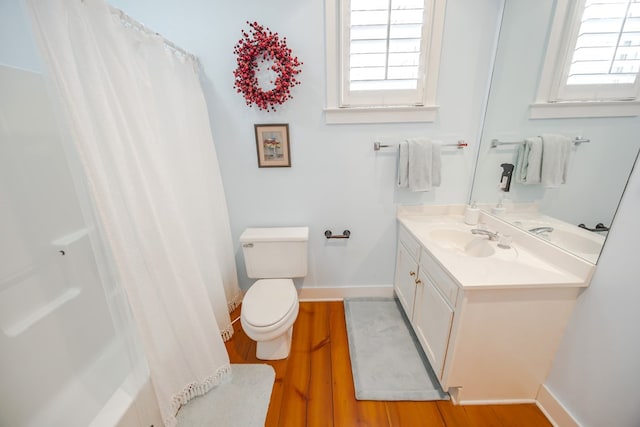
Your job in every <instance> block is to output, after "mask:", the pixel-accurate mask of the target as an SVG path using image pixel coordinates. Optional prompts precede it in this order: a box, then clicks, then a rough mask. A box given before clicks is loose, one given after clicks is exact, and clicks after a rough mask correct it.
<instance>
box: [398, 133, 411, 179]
mask: <svg viewBox="0 0 640 427" xmlns="http://www.w3.org/2000/svg"><path fill="white" fill-rule="evenodd" d="M397 184H398V187H400V188H402V187H408V186H409V143H408V142H407V141H402V142H401V143H400V145H398V179H397Z"/></svg>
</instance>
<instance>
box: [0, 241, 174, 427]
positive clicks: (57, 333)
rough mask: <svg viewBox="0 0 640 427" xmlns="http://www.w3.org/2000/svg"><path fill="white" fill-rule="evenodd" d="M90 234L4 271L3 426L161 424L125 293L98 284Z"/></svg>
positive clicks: (0, 318) (27, 256) (0, 279)
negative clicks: (131, 322) (131, 321)
mask: <svg viewBox="0 0 640 427" xmlns="http://www.w3.org/2000/svg"><path fill="white" fill-rule="evenodd" d="M90 234H91V230H90V229H80V230H76V231H74V232H72V233H69V234H65V235H63V236H62V237H59V238H56V239H54V240H52V241H51V242H50V244H49V249H50V251H49V252H50V254H53V255H48V256H47V255H45V256H40V257H38V256H37V254H34V251H26V252H25V253H24V254H23V255H24V256H22V257H21V259H20V261H21V262H13V263H12V265H11V268H8V267H6V265H5V268H3V269H1V270H3V271H2V272H1V273H2V275H0V375H1V377H2V381H0V405H1V406H0V426H11V427H21V426H28V427H40V426H42V427H51V426H64V427H74V426H78V427H86V426H92V427H102V426H104V427H113V426H126V427H129V426H131V427H138V426H144V427H148V426H151V425H154V426H156V427H158V426H162V421H161V419H162V418H161V416H160V414H159V410H158V409H157V403H156V399H155V394H154V392H153V387H152V386H151V382H150V380H149V373H148V368H147V365H146V361H145V359H144V357H143V356H142V355H141V352H140V348H139V345H138V344H137V342H136V337H135V333H134V329H133V328H132V326H131V324H130V318H129V314H128V309H127V307H126V299H125V297H124V293H123V291H122V290H121V288H120V287H118V286H115V285H114V284H112V285H111V286H110V287H109V286H107V287H106V288H105V287H104V286H103V282H102V281H101V279H100V274H99V269H98V264H97V262H96V257H95V254H94V251H93V250H92V247H91V243H90V238H89V236H90ZM13 243H14V244H17V243H18V242H13ZM14 247H15V246H14ZM63 253H64V255H63ZM34 260H35V261H34Z"/></svg>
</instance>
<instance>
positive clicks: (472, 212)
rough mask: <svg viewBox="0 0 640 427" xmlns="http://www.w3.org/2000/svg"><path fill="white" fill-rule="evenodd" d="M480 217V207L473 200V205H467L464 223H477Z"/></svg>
mask: <svg viewBox="0 0 640 427" xmlns="http://www.w3.org/2000/svg"><path fill="white" fill-rule="evenodd" d="M479 219H480V209H479V208H478V206H476V202H473V203H472V204H471V206H469V205H467V206H466V207H465V209H464V223H465V224H468V225H476V224H477V223H478V220H479Z"/></svg>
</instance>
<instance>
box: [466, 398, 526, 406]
mask: <svg viewBox="0 0 640 427" xmlns="http://www.w3.org/2000/svg"><path fill="white" fill-rule="evenodd" d="M454 403H455V404H456V405H519V404H522V403H536V400H535V399H495V400H460V401H456V400H454Z"/></svg>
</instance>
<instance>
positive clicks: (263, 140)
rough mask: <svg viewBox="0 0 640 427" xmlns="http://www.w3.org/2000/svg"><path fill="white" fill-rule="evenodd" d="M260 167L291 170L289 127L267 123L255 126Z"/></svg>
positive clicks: (284, 124) (283, 124)
mask: <svg viewBox="0 0 640 427" xmlns="http://www.w3.org/2000/svg"><path fill="white" fill-rule="evenodd" d="M254 128H255V131H256V149H257V152H258V167H260V168H290V167H291V150H290V147H289V125H288V124H286V123H278V124H272V123H265V124H257V125H254Z"/></svg>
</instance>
